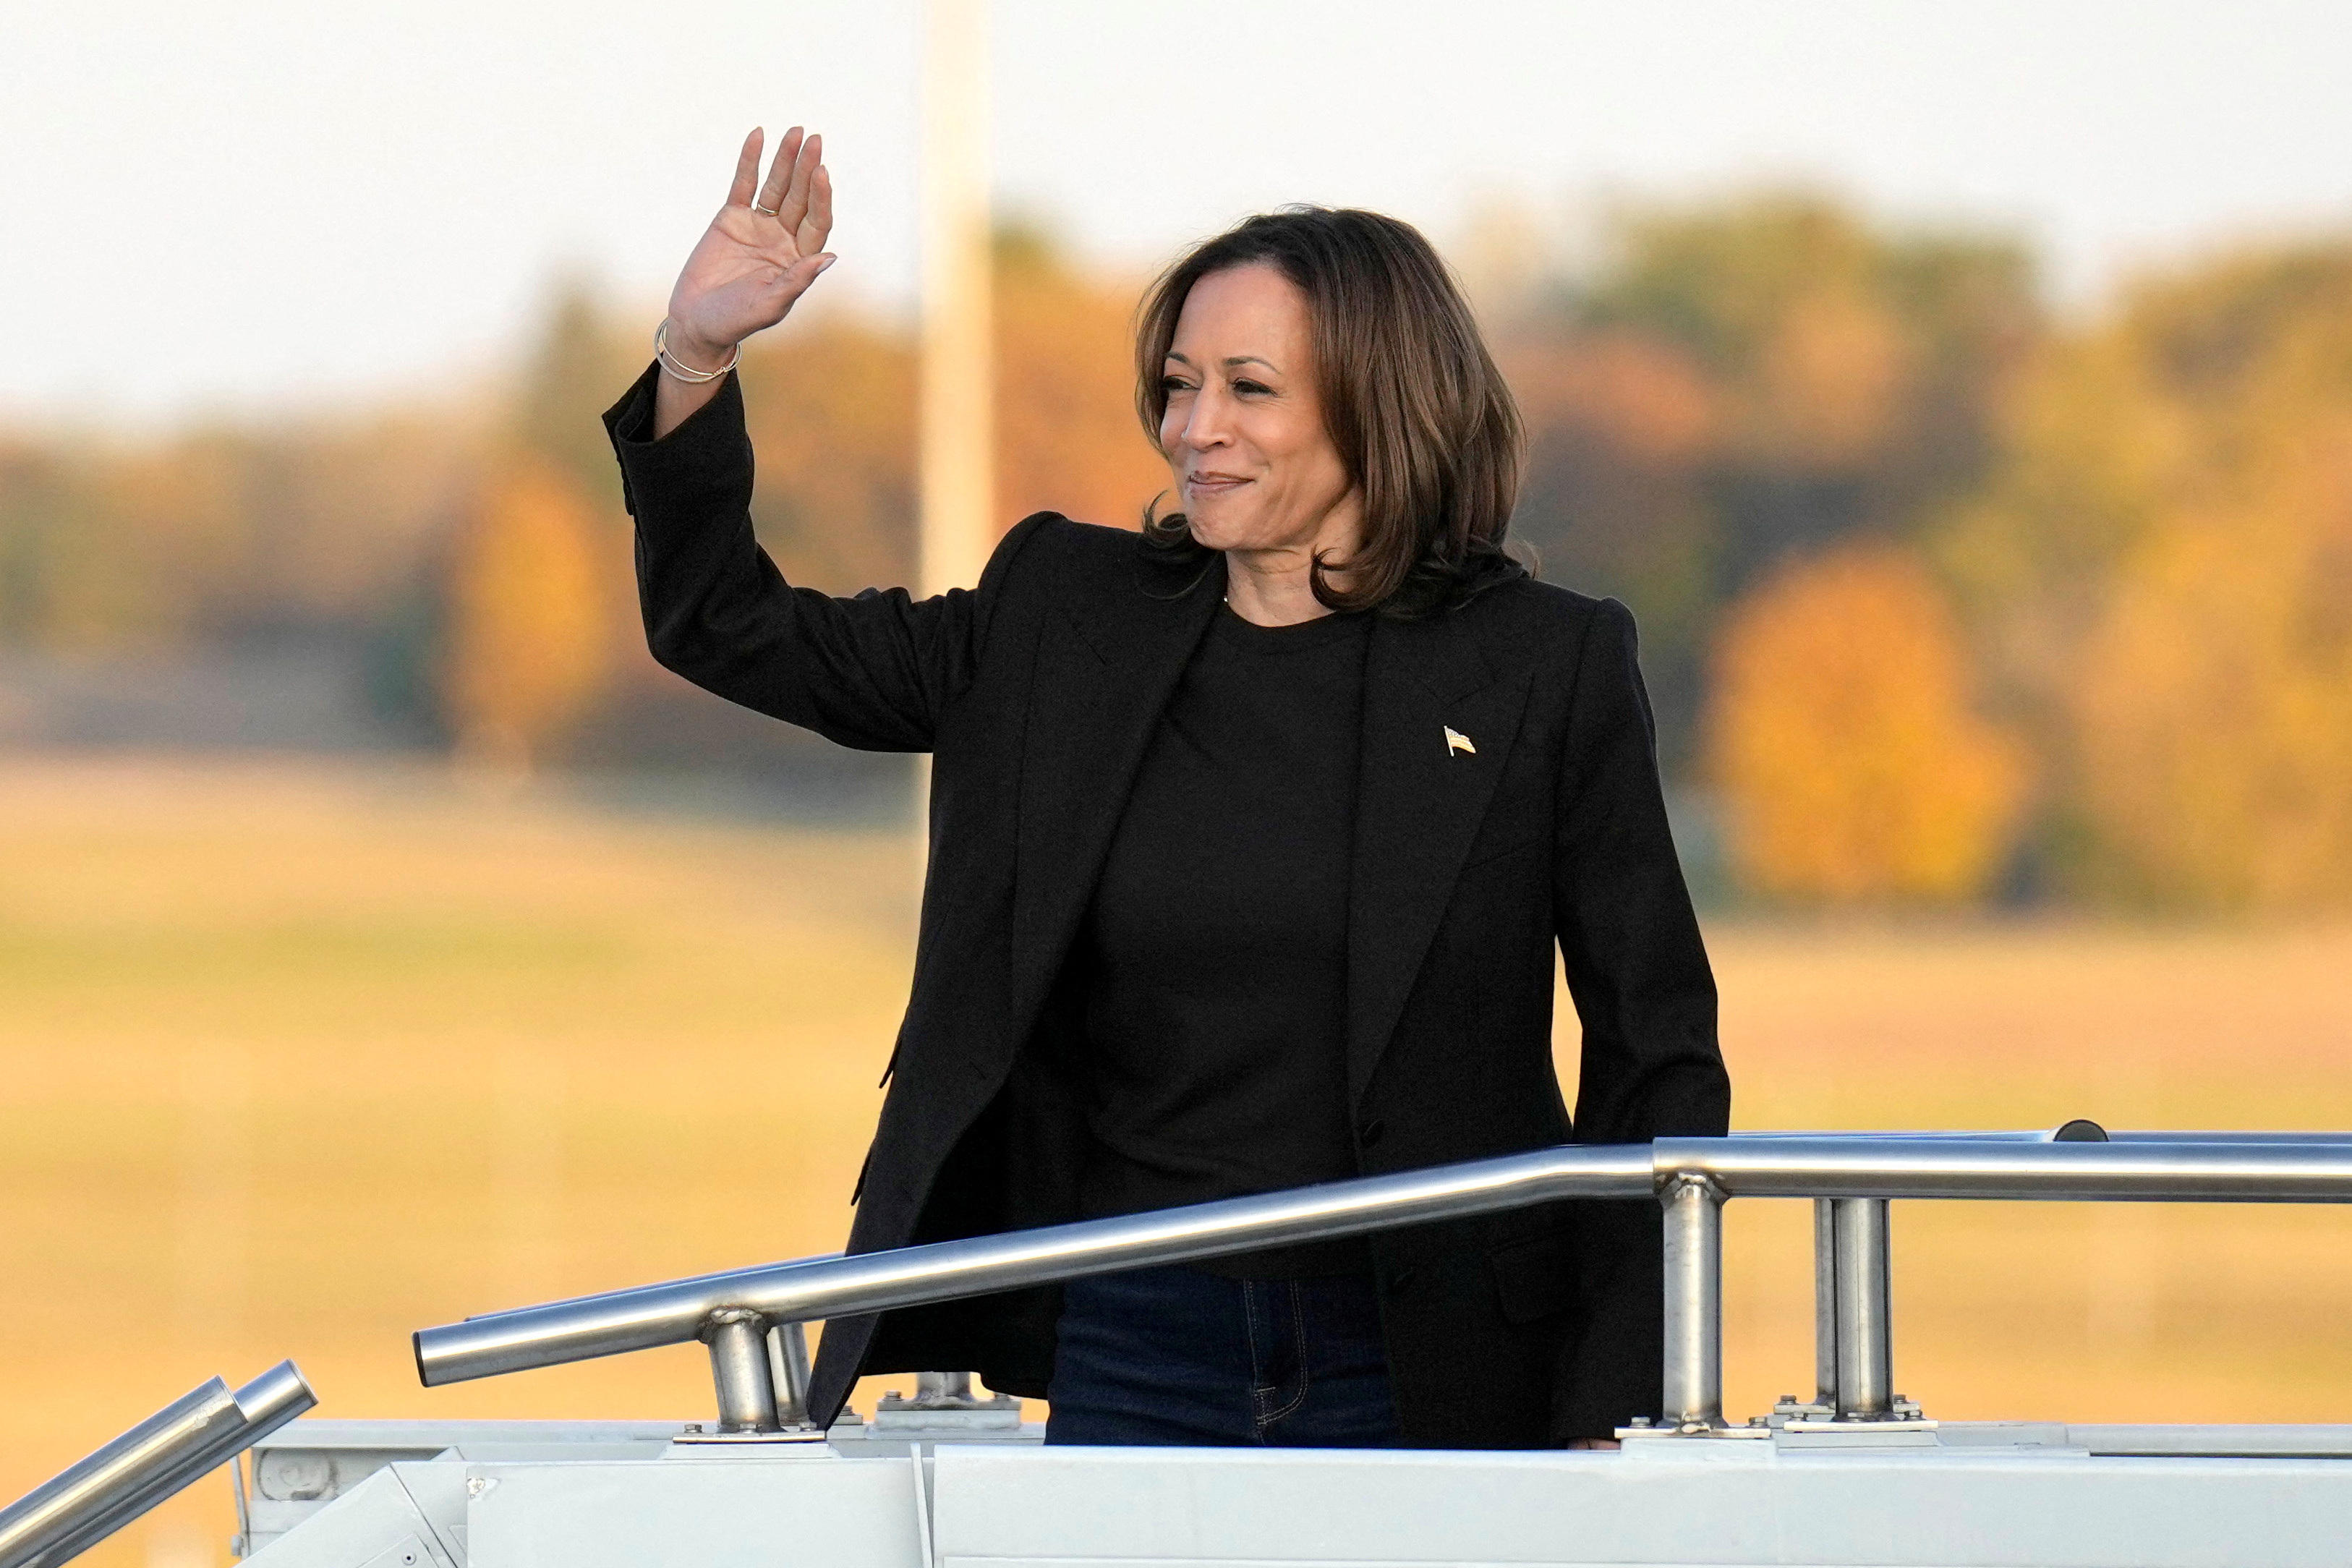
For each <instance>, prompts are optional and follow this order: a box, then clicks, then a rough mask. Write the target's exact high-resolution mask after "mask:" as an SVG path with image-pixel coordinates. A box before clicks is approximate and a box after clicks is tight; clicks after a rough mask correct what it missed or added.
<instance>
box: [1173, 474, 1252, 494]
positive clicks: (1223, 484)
mask: <svg viewBox="0 0 2352 1568" xmlns="http://www.w3.org/2000/svg"><path fill="white" fill-rule="evenodd" d="M1247 483H1249V480H1247V479H1244V478H1243V477H1242V476H1240V475H1239V474H1193V475H1191V476H1190V477H1188V478H1187V479H1185V480H1184V493H1185V494H1187V495H1195V496H1221V495H1225V494H1228V493H1230V492H1232V491H1234V490H1237V489H1241V488H1242V487H1243V486H1244V485H1245V484H1247Z"/></svg>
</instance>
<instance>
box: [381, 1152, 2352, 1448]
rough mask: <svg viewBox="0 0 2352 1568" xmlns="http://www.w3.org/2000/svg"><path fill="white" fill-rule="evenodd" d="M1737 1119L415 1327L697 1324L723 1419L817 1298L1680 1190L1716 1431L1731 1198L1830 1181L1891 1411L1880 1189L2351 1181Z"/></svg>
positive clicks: (2206, 1162) (1837, 1226)
mask: <svg viewBox="0 0 2352 1568" xmlns="http://www.w3.org/2000/svg"><path fill="white" fill-rule="evenodd" d="M2099 1134H2100V1130H2099V1129H2097V1128H2096V1127H2095V1125H2094V1124H2090V1123H2069V1124H2068V1126H2067V1128H2065V1129H2061V1130H2058V1131H2055V1132H2022V1133H2020V1132H1996V1133H1934V1132H1920V1133H1894V1134H1883V1133H1881V1134H1870V1133H1864V1134H1854V1133H1828V1132H1816V1133H1794V1134H1788V1133H1743V1134H1738V1135H1735V1136H1732V1137H1727V1138H1678V1139H1661V1140H1659V1141H1658V1142H1655V1143H1651V1144H1623V1145H1606V1146H1594V1145H1568V1146H1565V1147H1561V1148H1558V1149H1547V1150H1539V1151H1537V1152H1531V1153H1526V1154H1515V1155H1507V1156H1504V1157H1502V1158H1499V1159H1492V1160H1481V1161H1474V1162H1470V1163H1465V1164H1458V1165H1448V1166H1440V1167H1435V1168H1432V1169H1428V1170H1422V1171H1412V1172H1405V1173H1398V1174H1393V1175H1386V1176H1373V1177H1365V1178H1361V1179H1358V1180H1354V1181H1346V1182H1333V1183H1329V1184H1325V1185H1322V1186H1316V1187H1307V1188H1302V1189H1299V1190H1297V1191H1294V1192H1286V1193H1273V1194H1263V1195H1260V1196H1255V1197H1245V1198H1233V1199H1228V1200H1225V1201H1223V1202H1221V1203H1213V1204H1202V1205H1194V1206H1192V1207H1189V1208H1180V1209H1166V1210H1161V1211H1159V1212H1156V1213H1151V1214H1141V1215H1125V1216H1121V1217H1118V1218H1114V1219H1103V1220H1090V1221H1087V1222H1084V1223H1080V1224H1076V1225H1064V1226H1047V1227H1044V1228H1040V1229H1035V1230H1028V1231H1020V1232H1014V1233H1011V1234H1008V1235H1002V1236H989V1237H971V1238H968V1239H964V1240H959V1241H948V1242H937V1243H932V1244H929V1245H928V1246H922V1247H902V1248H899V1249H897V1250H895V1251H890V1252H877V1253H866V1254H861V1255H858V1256H854V1257H847V1258H823V1259H803V1260H799V1261H795V1262H788V1263H779V1264H772V1265H770V1266H768V1267H765V1268H751V1269H743V1270H740V1271H736V1272H733V1273H725V1274H713V1275H704V1276H699V1277H697V1278H695V1279H687V1280H675V1281H671V1282H669V1283H667V1284H662V1285H653V1286H646V1287H642V1288H639V1289H632V1290H621V1291H614V1292H610V1293H607V1294H604V1295H598V1296H585V1297H579V1298H575V1299H573V1300H567V1301H561V1302H553V1303H549V1304H546V1305H543V1306H537V1307H527V1308H522V1309H520V1310H514V1311H507V1312H499V1313H493V1314H489V1315H488V1316H484V1317H478V1318H469V1319H467V1320H466V1321H463V1322H460V1323H455V1324H449V1325H446V1326H443V1327H439V1328H431V1329H425V1330H421V1331H418V1332H417V1333H416V1334H415V1354H416V1364H417V1373H418V1375H419V1377H420V1378H421V1379H422V1381H423V1382H424V1383H425V1384H426V1385H427V1386H437V1385H439V1384H449V1383H457V1382H462V1381H465V1380H467V1379H469V1378H477V1377H488V1376H493V1375H497V1374H499V1373H509V1372H520V1371H523V1370H526V1369H530V1368H534V1367H542V1366H554V1365H559V1364H562V1363H568V1362H574V1361H584V1360H589V1359H592V1358H594V1357H599V1356H606V1355H615V1354H620V1353H623V1352H629V1351H636V1350H646V1349H651V1348H653V1347H656V1346H658V1345H666V1344H681V1343H686V1342H689V1341H693V1340H696V1339H701V1340H704V1341H706V1342H708V1343H709V1345H710V1349H711V1357H712V1364H713V1370H714V1374H715V1375H716V1377H717V1379H718V1382H719V1395H720V1399H719V1402H720V1406H721V1412H722V1416H723V1417H724V1418H725V1421H724V1424H726V1425H728V1426H739V1427H750V1426H761V1425H772V1423H768V1422H765V1421H763V1420H762V1418H761V1415H759V1412H761V1410H763V1409H765V1408H766V1407H768V1406H769V1405H773V1404H774V1403H775V1399H774V1394H773V1389H772V1385H771V1382H770V1369H771V1368H772V1366H774V1365H777V1364H780V1357H781V1355H782V1352H780V1351H779V1350H778V1349H777V1347H776V1344H775V1342H774V1341H773V1340H771V1343H770V1348H769V1352H768V1353H767V1355H766V1356H765V1357H764V1358H763V1357H762V1356H761V1353H760V1351H759V1337H760V1336H761V1334H762V1333H768V1334H771V1335H772V1334H774V1333H775V1332H776V1331H778V1330H779V1329H780V1328H792V1329H793V1342H794V1343H797V1329H796V1327H794V1326H796V1325H798V1324H800V1323H802V1322H804V1321H813V1320H816V1319H824V1318H838V1317H848V1316H856V1315H859V1314H864V1313H869V1312H876V1311H882V1310H890V1309H894V1308H901V1307H911V1306H919V1305H924V1304H927V1303H931V1302H938V1301H947V1300H959V1299H962V1298H966V1297H972V1296H982V1295H990V1294H993V1293H995V1292H998V1291H1002V1290H1009V1289H1020V1288H1023V1287H1025V1286H1034V1285H1043V1284H1050V1283H1055V1282H1058V1281H1062V1280H1066V1279H1079V1278H1083V1277H1086V1276H1088V1275H1094V1274H1106V1273H1113V1272H1118V1271H1119V1270H1122V1269H1128V1268H1144V1267H1149V1266H1152V1265H1158V1264H1168V1263H1183V1262H1194V1261H1199V1260H1202V1259H1205V1258H1218V1257H1225V1256H1231V1255H1233V1254H1236V1253H1242V1252H1251V1251H1255V1250H1258V1249H1259V1248H1261V1247H1273V1246H1280V1245H1287V1244H1291V1243H1297V1242H1304V1241H1318V1240H1325V1239H1329V1238H1335V1237H1349V1236H1360V1235H1364V1234H1367V1233H1370V1232H1374V1231H1380V1230H1387V1229H1391V1228H1394V1227H1396V1226H1405V1225H1414V1224H1423V1223H1427V1222H1430V1221H1435V1220H1450V1219H1462V1218H1467V1217H1471V1216H1473V1215H1486V1214H1494V1213H1499V1212H1503V1211H1506V1210H1510V1209H1517V1208H1523V1207H1528V1206H1530V1205H1536V1204H1542V1203H1550V1202H1557V1201H1559V1200H1562V1199H1572V1198H1627V1197H1639V1196H1648V1195H1653V1194H1654V1195H1655V1196H1657V1197H1658V1198H1659V1199H1660V1200H1661V1201H1662V1202H1663V1204H1664V1210H1665V1213H1664V1223H1665V1240H1666V1273H1667V1278H1666V1281H1665V1289H1666V1324H1665V1328H1666V1339H1667V1348H1666V1358H1667V1360H1666V1366H1665V1368H1664V1394H1665V1398H1664V1406H1665V1409H1666V1411H1667V1414H1668V1415H1669V1417H1670V1420H1671V1422H1672V1424H1673V1426H1674V1427H1675V1429H1677V1430H1683V1431H1688V1432H1693V1433H1697V1432H1707V1431H1715V1430H1719V1429H1721V1428H1722V1426H1723V1423H1722V1416H1721V1409H1720V1405H1721V1395H1720V1389H1721V1369H1720V1359H1721V1266H1720V1253H1721V1231H1720V1225H1721V1220H1720V1211H1721V1207H1722V1205H1723V1204H1724V1202H1725V1201H1727V1199H1729V1198H1731V1197H1735V1196H1743V1197H1745V1196H1754V1197H1786V1198H1811V1199H1815V1200H1817V1210H1816V1212H1817V1215H1818V1216H1819V1220H1818V1223H1817V1226H1816V1237H1817V1254H1816V1272H1815V1278H1816V1286H1817V1291H1818V1295H1817V1303H1816V1312H1817V1323H1818V1332H1817V1352H1818V1354H1819V1356H1820V1359H1821V1363H1822V1377H1821V1390H1820V1398H1821V1401H1822V1405H1824V1406H1827V1407H1830V1408H1832V1409H1834V1411H1835V1412H1837V1413H1838V1414H1839V1415H1843V1416H1844V1417H1846V1418H1849V1419H1855V1418H1860V1419H1875V1418H1880V1417H1887V1416H1892V1415H1896V1414H1899V1413H1897V1412H1895V1409H1894V1405H1895V1396H1894V1394H1892V1389H1891V1372H1890V1370H1889V1363H1890V1355H1891V1352H1890V1351H1889V1348H1888V1346H1889V1330H1888V1327H1887V1321H1886V1319H1887V1300H1888V1291H1887V1279H1886V1276H1887V1262H1886V1234H1887V1232H1886V1220H1885V1205H1886V1203H1887V1200H1889V1199H1891V1198H1975V1199H1990V1198H1999V1199H2026V1200H2052V1201H2077V1200H2093V1201H2101V1200H2129V1201H2157V1202H2253V1203H2337V1202H2352V1134H2341V1133H2326V1132H2308V1133H2275V1134H2261V1133H2251V1134H2250V1133H2213V1134H2206V1135H2200V1134H2182V1133H2132V1132H2123V1133H2111V1134H2106V1135H2105V1141H2089V1140H2092V1139H2095V1138H2097V1137H2098V1136H2099Z"/></svg>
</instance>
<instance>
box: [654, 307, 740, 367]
mask: <svg viewBox="0 0 2352 1568" xmlns="http://www.w3.org/2000/svg"><path fill="white" fill-rule="evenodd" d="M664 342H665V344H666V346H667V349H668V351H669V356H670V358H672V359H674V360H676V361H677V362H678V363H680V364H683V365H684V366H686V367H687V368H688V370H699V371H716V370H719V369H721V368H722V367H724V366H725V365H727V364H728V363H730V361H731V360H732V359H733V358H734V355H735V345H734V344H733V343H714V342H709V340H707V339H705V338H704V337H703V336H702V335H701V334H700V333H698V332H697V331H695V330H694V329H693V328H691V327H689V326H688V325H686V323H684V322H683V321H679V320H678V319H677V317H676V316H672V317H671V318H670V319H669V332H668V335H667V337H666V338H665V339H664Z"/></svg>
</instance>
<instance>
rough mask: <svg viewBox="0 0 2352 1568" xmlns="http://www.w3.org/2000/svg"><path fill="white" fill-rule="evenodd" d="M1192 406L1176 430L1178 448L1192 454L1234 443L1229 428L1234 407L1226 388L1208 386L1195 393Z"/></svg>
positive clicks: (1190, 400)
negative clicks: (1224, 389)
mask: <svg viewBox="0 0 2352 1568" xmlns="http://www.w3.org/2000/svg"><path fill="white" fill-rule="evenodd" d="M1188 403H1189V406H1187V407H1186V408H1185V409H1184V411H1183V423H1182V424H1181V425H1180V426H1177V429H1176V438H1175V442H1174V444H1175V445H1176V446H1178V447H1183V448H1185V449H1186V450H1188V451H1193V452H1205V451H1208V450H1210V449H1211V448H1213V447H1224V446H1230V445H1231V444H1232V442H1233V434H1232V431H1231V430H1230V429H1229V428H1228V421H1229V418H1230V416H1231V415H1232V413H1233V404H1232V400H1231V399H1230V398H1228V397H1227V396H1226V395H1225V394H1224V391H1223V388H1221V387H1218V386H1215V385H1209V386H1204V387H1202V388H1201V390H1200V391H1198V392H1196V393H1194V394H1193V395H1192V397H1191V398H1190V399H1189V400H1188Z"/></svg>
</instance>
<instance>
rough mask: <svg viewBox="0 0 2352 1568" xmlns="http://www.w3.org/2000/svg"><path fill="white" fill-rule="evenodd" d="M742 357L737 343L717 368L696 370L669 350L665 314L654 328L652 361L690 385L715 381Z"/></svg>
mask: <svg viewBox="0 0 2352 1568" xmlns="http://www.w3.org/2000/svg"><path fill="white" fill-rule="evenodd" d="M742 358H743V345H742V344H741V343H737V344H736V345H735V352H734V353H731V354H729V355H728V356H727V363H725V364H722V365H720V366H719V368H718V369H717V370H697V369H695V368H694V367H693V366H692V365H690V364H688V363H686V362H685V361H684V360H682V359H680V358H678V357H677V355H676V354H674V353H670V352H669V318H668V317H667V316H664V317H663V318H662V324H661V325H660V326H658V327H656V328H655V329H654V363H656V364H658V365H660V366H661V367H662V369H663V370H664V371H666V372H667V373H668V374H671V375H674V376H676V377H677V379H678V380H680V381H683V382H685V383H687V384H688V385H691V386H700V385H701V384H703V383H705V382H710V381H717V380H718V379H719V377H720V376H722V375H725V374H727V373H728V372H729V371H730V370H733V369H734V368H735V366H736V364H737V363H739V362H740V360H741V359H742Z"/></svg>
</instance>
